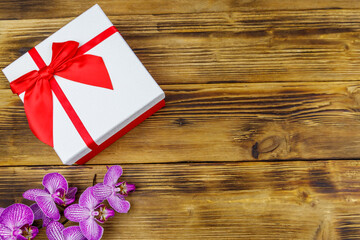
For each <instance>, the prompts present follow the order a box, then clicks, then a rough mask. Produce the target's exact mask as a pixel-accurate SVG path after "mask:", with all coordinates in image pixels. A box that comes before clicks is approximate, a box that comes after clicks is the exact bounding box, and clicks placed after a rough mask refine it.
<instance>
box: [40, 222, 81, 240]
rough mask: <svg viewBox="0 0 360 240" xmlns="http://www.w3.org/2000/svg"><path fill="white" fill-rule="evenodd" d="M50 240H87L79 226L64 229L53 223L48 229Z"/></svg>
mask: <svg viewBox="0 0 360 240" xmlns="http://www.w3.org/2000/svg"><path fill="white" fill-rule="evenodd" d="M46 236H47V237H48V239H49V240H87V239H86V237H85V236H84V235H83V234H82V232H81V230H80V227H79V226H71V227H67V228H64V226H63V225H62V224H61V223H59V222H51V223H50V224H49V225H48V227H47V228H46Z"/></svg>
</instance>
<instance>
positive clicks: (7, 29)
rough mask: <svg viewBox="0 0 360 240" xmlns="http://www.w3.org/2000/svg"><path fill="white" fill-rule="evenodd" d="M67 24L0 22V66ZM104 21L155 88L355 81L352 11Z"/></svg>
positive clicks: (2, 84)
mask: <svg viewBox="0 0 360 240" xmlns="http://www.w3.org/2000/svg"><path fill="white" fill-rule="evenodd" d="M106 10H107V8H104V11H105V12H107V11H106ZM71 19H72V18H56V19H30V20H28V19H25V20H3V21H0V28H1V29H2V31H1V32H0V45H1V46H2V47H1V48H0V68H3V67H5V66H7V65H8V64H9V63H11V62H12V61H14V60H15V59H16V58H18V57H19V56H21V55H22V54H24V53H25V52H26V51H28V50H29V49H30V48H31V47H33V46H35V45H36V44H37V43H39V42H40V41H42V40H43V39H45V38H46V37H47V36H49V35H50V34H51V33H53V32H55V31H56V30H58V29H59V28H61V27H62V26H63V25H65V24H66V23H67V22H69V21H70V20H71ZM110 19H111V20H112V21H113V23H114V24H115V26H116V27H117V28H118V29H119V31H120V32H121V33H122V35H123V36H124V38H125V39H126V40H127V42H128V43H129V45H130V47H132V49H133V50H134V51H135V53H136V54H137V56H138V57H139V58H140V60H141V61H142V62H143V64H144V65H145V66H146V67H147V69H148V70H149V71H150V73H151V74H152V75H153V77H154V78H155V79H156V80H157V82H158V83H159V84H161V85H164V84H189V83H201V84H205V83H229V82H230V83H235V82H243V83H244V82H303V81H307V82H311V81H317V82H320V81H322V82H323V81H343V80H347V81H359V78H360V71H359V69H360V61H359V59H360V54H359V53H360V40H359V36H360V27H359V26H360V17H359V14H358V11H357V10H342V9H336V10H308V11H261V12H252V11H250V12H231V13H189V14H161V15H135V16H134V15H121V16H110ZM0 79H1V80H0V88H7V89H8V88H9V86H8V83H7V81H6V79H5V78H4V77H3V75H1V78H0Z"/></svg>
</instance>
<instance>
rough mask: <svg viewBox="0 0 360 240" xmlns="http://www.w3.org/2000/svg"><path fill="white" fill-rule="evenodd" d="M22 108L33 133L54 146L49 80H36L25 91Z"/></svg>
mask: <svg viewBox="0 0 360 240" xmlns="http://www.w3.org/2000/svg"><path fill="white" fill-rule="evenodd" d="M24 108H25V113H26V117H27V119H28V122H29V126H30V129H31V131H32V132H33V133H34V135H35V136H36V137H37V138H38V139H39V140H40V141H42V142H44V143H46V144H47V145H50V146H51V147H54V140H53V99H52V92H51V88H50V83H49V81H43V80H39V81H36V84H35V85H34V86H33V87H32V88H31V89H28V90H27V91H26V92H25V99H24Z"/></svg>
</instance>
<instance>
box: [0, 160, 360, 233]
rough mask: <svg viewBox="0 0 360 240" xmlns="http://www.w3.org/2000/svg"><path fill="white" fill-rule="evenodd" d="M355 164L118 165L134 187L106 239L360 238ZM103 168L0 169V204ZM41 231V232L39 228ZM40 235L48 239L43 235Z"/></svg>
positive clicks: (79, 182)
mask: <svg viewBox="0 0 360 240" xmlns="http://www.w3.org/2000/svg"><path fill="white" fill-rule="evenodd" d="M359 164H360V162H359V161H336V162H335V161H315V162H304V161H300V162H297V161H295V162H273V163H264V162H262V163H254V162H252V163H213V164H205V163H204V164H140V165H138V164H133V165H123V168H124V175H123V178H122V179H123V180H125V181H128V182H131V183H135V184H136V186H137V190H136V191H135V192H134V193H132V194H131V195H130V196H129V197H128V200H129V201H130V202H131V204H132V208H131V209H130V212H129V213H128V214H118V215H117V216H116V217H115V218H113V219H111V220H110V221H109V222H108V223H105V224H104V225H103V226H104V228H105V234H104V237H103V239H124V238H126V239H201V238H204V237H206V238H208V239H224V238H226V239H235V238H238V239H359V238H360V228H359V225H360V217H359V214H358V213H359V210H360V207H359V204H358V202H359V201H360V194H359V188H360V174H359V171H357V170H356V169H358V168H359V167H360V165H359ZM105 171H106V168H105V166H82V167H66V166H63V167H1V168H0V206H1V207H6V206H7V205H9V204H11V203H13V202H22V203H27V204H30V203H31V202H30V201H27V200H24V199H22V197H21V196H22V193H23V192H24V191H25V190H27V189H29V188H36V187H41V180H42V177H43V175H44V174H46V173H49V172H60V173H61V174H63V175H64V176H65V177H66V178H67V179H68V181H69V183H70V185H71V186H77V187H79V188H80V192H83V191H84V189H85V188H86V187H87V186H90V185H91V184H92V182H93V178H94V175H95V174H96V175H97V182H100V181H102V177H103V175H104V173H105ZM41 231H42V233H43V232H44V230H43V229H42V230H41ZM41 236H43V237H40V238H39V239H45V237H44V235H41Z"/></svg>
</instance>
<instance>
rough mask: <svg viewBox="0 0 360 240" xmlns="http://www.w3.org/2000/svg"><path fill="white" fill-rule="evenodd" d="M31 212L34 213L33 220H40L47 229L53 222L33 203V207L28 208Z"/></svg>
mask: <svg viewBox="0 0 360 240" xmlns="http://www.w3.org/2000/svg"><path fill="white" fill-rule="evenodd" d="M30 208H31V210H32V211H33V213H34V220H39V219H41V220H42V222H43V224H42V226H43V227H47V226H48V225H49V224H50V223H51V222H53V221H54V220H53V219H51V218H49V217H47V216H46V215H45V214H44V213H43V211H42V210H41V208H40V207H39V205H37V203H34V204H33V205H31V206H30Z"/></svg>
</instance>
